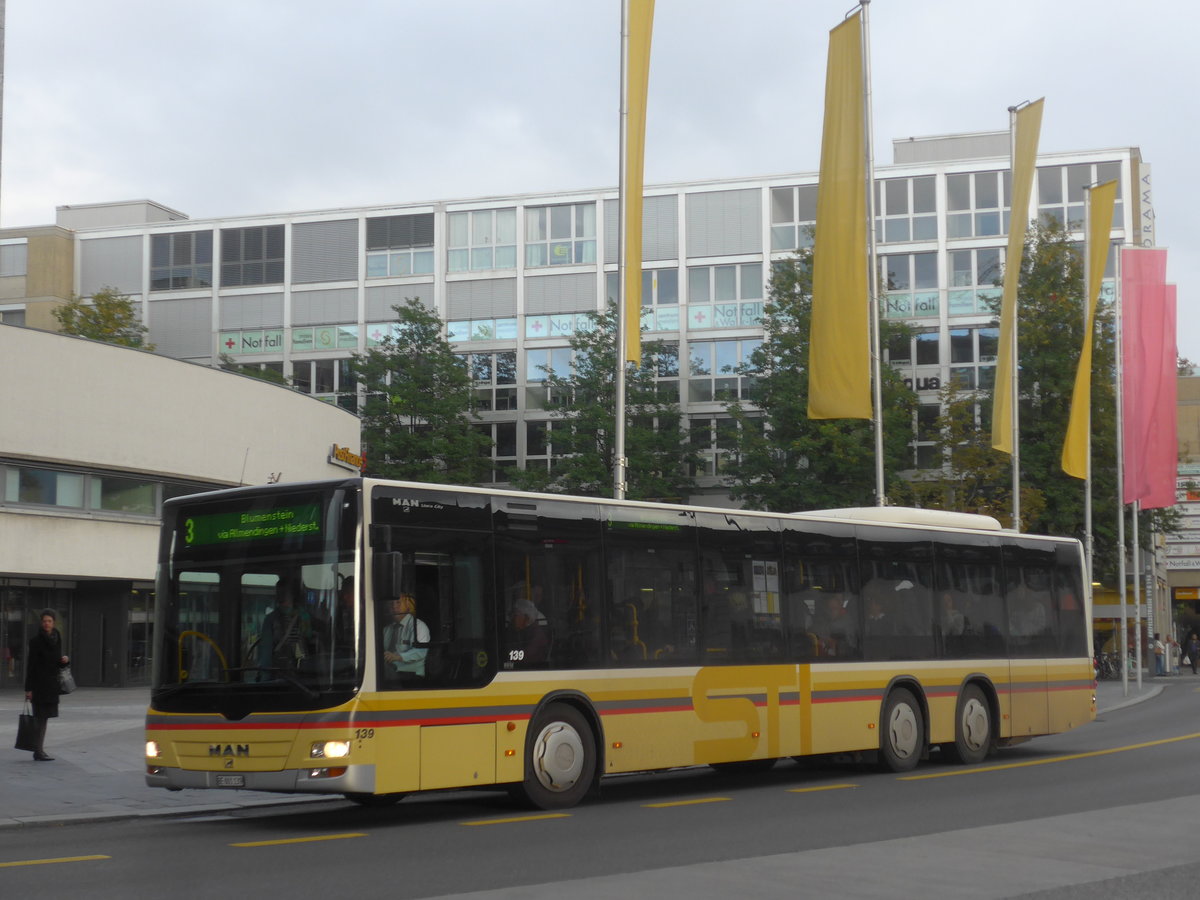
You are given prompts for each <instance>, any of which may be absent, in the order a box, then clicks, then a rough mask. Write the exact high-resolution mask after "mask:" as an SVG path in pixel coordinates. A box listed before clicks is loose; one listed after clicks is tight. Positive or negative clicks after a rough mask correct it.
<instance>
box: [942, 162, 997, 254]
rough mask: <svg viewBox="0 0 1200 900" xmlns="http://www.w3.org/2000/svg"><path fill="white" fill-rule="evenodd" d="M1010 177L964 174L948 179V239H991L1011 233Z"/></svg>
mask: <svg viewBox="0 0 1200 900" xmlns="http://www.w3.org/2000/svg"><path fill="white" fill-rule="evenodd" d="M1011 190H1012V186H1011V173H1010V172H1009V171H1008V170H1005V171H1003V172H964V173H960V174H956V175H947V176H946V210H947V212H946V236H947V237H950V238H968V237H988V236H991V235H1004V234H1007V233H1008V206H1009V203H1010V199H1009V197H1010V193H1011Z"/></svg>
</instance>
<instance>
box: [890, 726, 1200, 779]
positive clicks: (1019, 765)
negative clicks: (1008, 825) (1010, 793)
mask: <svg viewBox="0 0 1200 900" xmlns="http://www.w3.org/2000/svg"><path fill="white" fill-rule="evenodd" d="M1197 738H1200V733H1196V734H1181V735H1179V737H1172V738H1163V739H1162V740H1160V741H1144V742H1142V743H1140V744H1128V745H1127V746H1124V747H1110V748H1109V749H1107V750H1089V751H1088V752H1087V753H1069V754H1067V755H1066V756H1051V757H1049V758H1047V759H1026V760H1022V761H1021V762H1015V763H1004V764H1003V765H999V766H980V767H979V768H977V769H954V770H952V771H949V772H931V773H929V774H927V775H902V776H900V778H898V779H897V781H925V780H927V779H929V778H950V777H951V776H954V775H978V774H980V773H982V772H1000V771H1003V770H1004V769H1025V768H1028V767H1029V766H1045V765H1049V764H1050V763H1060V762H1071V761H1072V760H1076V759H1090V758H1092V757H1094V756H1109V755H1111V754H1113V753H1128V752H1129V751H1130V750H1145V749H1146V748H1147V747H1161V746H1163V745H1164V744H1177V743H1179V742H1180V741H1194V740H1196V739H1197Z"/></svg>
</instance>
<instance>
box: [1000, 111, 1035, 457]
mask: <svg viewBox="0 0 1200 900" xmlns="http://www.w3.org/2000/svg"><path fill="white" fill-rule="evenodd" d="M1043 99H1044V98H1043ZM1042 103H1043V100H1036V101H1034V102H1033V103H1030V104H1029V105H1027V106H1025V107H1024V108H1022V109H1021V110H1020V111H1018V112H1017V117H1016V118H1017V122H1016V137H1015V139H1014V142H1013V143H1014V145H1015V146H1014V148H1013V160H1012V213H1011V214H1010V216H1009V223H1008V253H1007V254H1006V256H1005V259H1004V291H1003V293H1002V295H1001V299H1000V346H999V347H998V348H997V352H996V384H995V389H994V392H993V401H992V447H993V448H994V449H996V450H1002V451H1003V452H1005V453H1010V454H1011V453H1012V452H1013V404H1014V403H1016V398H1015V397H1014V396H1013V366H1014V365H1015V362H1014V359H1013V356H1014V349H1015V348H1014V346H1013V323H1014V322H1015V321H1016V316H1017V284H1018V283H1019V282H1020V280H1021V257H1022V256H1023V255H1024V251H1025V226H1026V225H1027V224H1028V217H1029V197H1030V195H1031V194H1032V192H1033V176H1034V172H1035V171H1036V169H1037V147H1038V135H1039V134H1040V133H1041V130H1042Z"/></svg>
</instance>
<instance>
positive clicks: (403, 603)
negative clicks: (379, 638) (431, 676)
mask: <svg viewBox="0 0 1200 900" xmlns="http://www.w3.org/2000/svg"><path fill="white" fill-rule="evenodd" d="M428 644H429V626H427V625H426V624H425V623H424V622H422V621H421V620H420V619H419V618H417V601H416V600H415V599H414V598H413V596H412V594H401V595H400V596H398V597H397V598H396V599H395V600H393V601H392V621H391V622H390V623H389V624H388V625H387V626H386V627H385V628H384V629H383V660H384V666H385V670H386V671H387V672H388V673H389V674H390V675H392V676H394V678H395V680H397V681H405V680H408V679H411V678H414V677H416V678H424V677H425V656H426V655H427V654H428V653H429V650H428V649H427V648H428Z"/></svg>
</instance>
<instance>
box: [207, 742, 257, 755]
mask: <svg viewBox="0 0 1200 900" xmlns="http://www.w3.org/2000/svg"><path fill="white" fill-rule="evenodd" d="M208 755H209V756H249V755H250V745H249V744H237V745H234V744H209V745H208Z"/></svg>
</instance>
